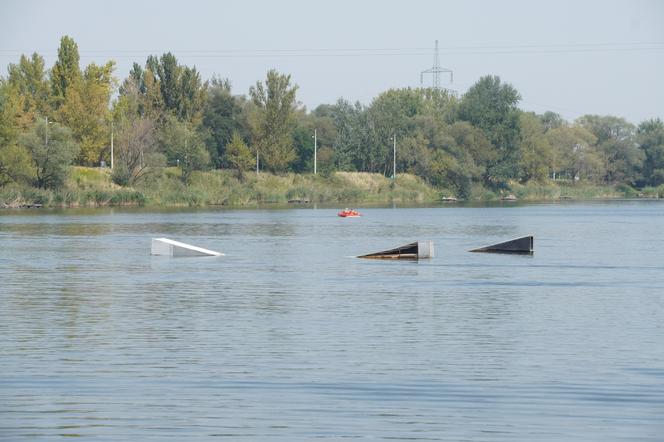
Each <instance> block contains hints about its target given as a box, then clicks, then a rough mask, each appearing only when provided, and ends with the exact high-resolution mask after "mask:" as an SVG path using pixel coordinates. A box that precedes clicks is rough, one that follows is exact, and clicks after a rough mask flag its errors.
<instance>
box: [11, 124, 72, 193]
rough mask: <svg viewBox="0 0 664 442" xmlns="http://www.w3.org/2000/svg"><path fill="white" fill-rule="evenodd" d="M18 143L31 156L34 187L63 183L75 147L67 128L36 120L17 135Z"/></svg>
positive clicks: (52, 187)
mask: <svg viewBox="0 0 664 442" xmlns="http://www.w3.org/2000/svg"><path fill="white" fill-rule="evenodd" d="M20 144H21V145H22V146H24V147H25V148H26V149H27V151H28V152H30V155H31V156H32V162H33V166H34V170H35V175H36V177H37V182H36V184H37V187H39V188H51V189H57V188H59V187H62V186H63V185H64V183H65V180H66V178H67V175H68V173H69V166H70V165H71V163H72V161H73V159H74V157H76V154H77V153H78V150H79V147H78V144H76V142H75V141H74V139H73V137H72V134H71V131H70V130H69V129H68V128H66V127H64V126H61V125H60V124H57V123H49V124H46V122H45V121H41V120H39V121H38V122H37V123H36V124H35V126H34V127H33V129H32V130H31V131H30V132H28V133H25V134H23V135H22V136H21V140H20Z"/></svg>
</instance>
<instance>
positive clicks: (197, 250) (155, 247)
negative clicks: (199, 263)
mask: <svg viewBox="0 0 664 442" xmlns="http://www.w3.org/2000/svg"><path fill="white" fill-rule="evenodd" d="M151 254H152V255H159V256H172V257H180V256H223V253H219V252H215V251H213V250H208V249H204V248H202V247H196V246H192V245H191V244H185V243H183V242H179V241H174V240H172V239H168V238H152V247H151Z"/></svg>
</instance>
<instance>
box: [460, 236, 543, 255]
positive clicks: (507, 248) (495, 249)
mask: <svg viewBox="0 0 664 442" xmlns="http://www.w3.org/2000/svg"><path fill="white" fill-rule="evenodd" d="M469 251H470V252H487V253H518V254H522V255H532V254H533V236H532V235H529V236H524V237H521V238H516V239H511V240H509V241H505V242H501V243H499V244H494V245H492V246H486V247H481V248H479V249H473V250H469Z"/></svg>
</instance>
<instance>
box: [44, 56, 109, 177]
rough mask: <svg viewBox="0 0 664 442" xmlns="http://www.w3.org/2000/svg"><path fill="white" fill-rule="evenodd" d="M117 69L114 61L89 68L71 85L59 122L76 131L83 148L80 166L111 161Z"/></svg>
mask: <svg viewBox="0 0 664 442" xmlns="http://www.w3.org/2000/svg"><path fill="white" fill-rule="evenodd" d="M114 67H115V63H114V62H112V61H109V62H108V63H106V64H105V65H104V66H97V65H96V64H94V63H91V64H90V65H88V66H87V67H86V68H85V72H84V73H83V76H82V77H80V78H77V79H76V80H73V81H72V82H71V83H70V84H69V86H68V89H67V94H66V96H65V99H64V101H63V102H62V104H61V106H60V109H59V111H58V114H57V118H58V122H60V123H62V124H64V125H65V126H67V127H69V128H70V129H71V130H72V133H73V135H74V139H75V140H76V141H77V142H78V144H79V145H80V146H81V150H80V153H79V157H78V161H77V162H78V163H79V164H83V165H90V166H97V165H99V162H100V161H101V160H102V159H103V158H104V157H106V158H107V159H109V160H110V158H109V155H110V152H109V149H108V145H109V141H110V121H109V119H110V112H109V108H108V103H109V101H110V98H111V93H112V92H113V88H114V84H115V80H114V79H113V76H112V75H113V69H114Z"/></svg>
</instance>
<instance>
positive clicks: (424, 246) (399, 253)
mask: <svg viewBox="0 0 664 442" xmlns="http://www.w3.org/2000/svg"><path fill="white" fill-rule="evenodd" d="M358 258H368V259H423V258H433V241H417V242H413V243H410V244H406V245H404V246H401V247H396V248H394V249H389V250H383V251H381V252H374V253H369V254H367V255H361V256H358Z"/></svg>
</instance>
